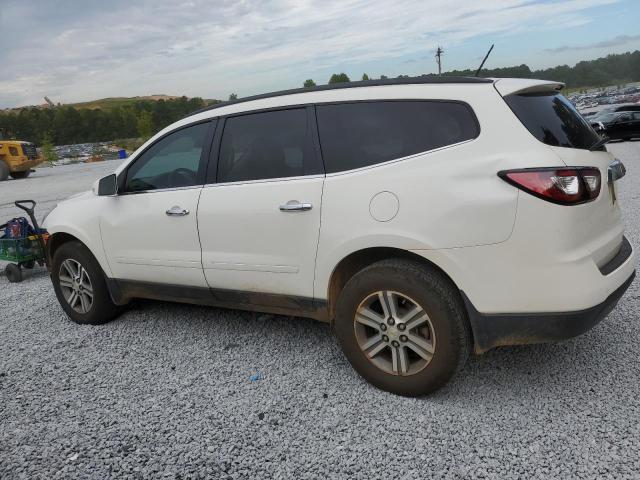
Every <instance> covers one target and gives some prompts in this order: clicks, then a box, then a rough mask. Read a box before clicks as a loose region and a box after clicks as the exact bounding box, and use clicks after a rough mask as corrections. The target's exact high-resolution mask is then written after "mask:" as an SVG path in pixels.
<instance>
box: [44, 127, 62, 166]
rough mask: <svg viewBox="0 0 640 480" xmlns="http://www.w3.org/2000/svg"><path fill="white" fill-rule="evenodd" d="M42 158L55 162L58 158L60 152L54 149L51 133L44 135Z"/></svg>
mask: <svg viewBox="0 0 640 480" xmlns="http://www.w3.org/2000/svg"><path fill="white" fill-rule="evenodd" d="M42 158H44V161H45V162H48V163H53V162H55V161H56V160H58V154H57V153H56V151H55V150H54V149H53V142H52V141H51V134H50V133H49V132H47V133H45V134H44V136H43V137H42Z"/></svg>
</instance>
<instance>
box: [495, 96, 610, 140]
mask: <svg viewBox="0 0 640 480" xmlns="http://www.w3.org/2000/svg"><path fill="white" fill-rule="evenodd" d="M504 100H505V101H506V102H507V105H509V107H510V108H511V110H513V113H515V114H516V116H517V117H518V119H519V120H520V121H521V122H522V124H523V125H524V126H525V127H527V130H529V131H530V132H531V134H532V135H533V136H534V137H536V138H537V139H538V140H540V141H541V142H543V143H546V144H547V145H551V146H554V147H567V148H580V149H585V150H588V149H589V148H590V147H591V146H592V145H593V144H594V143H596V142H597V141H598V140H599V139H600V136H599V135H598V134H597V133H596V132H595V130H593V128H592V127H591V125H590V124H589V122H587V120H585V119H584V118H583V117H582V115H580V113H578V111H577V110H576V109H575V107H574V106H573V105H572V104H571V102H570V101H569V100H567V99H566V98H565V97H564V96H563V95H560V94H559V93H552V92H551V93H546V92H545V93H527V94H513V95H507V96H506V97H504Z"/></svg>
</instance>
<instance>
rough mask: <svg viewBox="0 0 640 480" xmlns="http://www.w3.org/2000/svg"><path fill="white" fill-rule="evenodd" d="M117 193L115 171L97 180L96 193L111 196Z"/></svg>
mask: <svg viewBox="0 0 640 480" xmlns="http://www.w3.org/2000/svg"><path fill="white" fill-rule="evenodd" d="M117 194H118V180H117V177H116V174H115V173H112V174H111V175H107V176H106V177H103V178H101V179H100V180H99V181H98V195H99V196H101V197H111V196H113V195H117Z"/></svg>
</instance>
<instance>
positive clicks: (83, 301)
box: [51, 241, 121, 325]
mask: <svg viewBox="0 0 640 480" xmlns="http://www.w3.org/2000/svg"><path fill="white" fill-rule="evenodd" d="M51 280H52V281H53V288H54V290H55V292H56V296H57V297H58V301H59V302H60V305H61V306H62V308H63V310H64V311H65V313H66V314H67V315H68V316H69V318H70V319H71V320H73V321H74V322H76V323H81V324H90V325H99V324H102V323H106V322H108V321H109V320H112V319H113V318H115V317H116V316H118V314H119V313H120V311H121V309H120V307H118V306H117V305H115V304H114V303H113V302H112V300H111V297H110V295H109V290H108V288H107V283H106V281H105V277H104V273H103V272H102V269H101V268H100V265H99V264H98V262H97V260H96V259H95V258H94V257H93V255H92V254H91V252H90V251H89V250H88V249H87V247H85V246H84V245H83V244H82V243H80V242H75V241H74V242H68V243H65V244H63V245H61V246H60V247H59V248H58V249H57V250H56V251H55V253H54V255H53V261H52V265H51Z"/></svg>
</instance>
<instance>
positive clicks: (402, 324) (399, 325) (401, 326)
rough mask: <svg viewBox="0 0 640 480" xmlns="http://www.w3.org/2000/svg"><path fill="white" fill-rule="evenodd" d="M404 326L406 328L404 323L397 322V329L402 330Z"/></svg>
mask: <svg viewBox="0 0 640 480" xmlns="http://www.w3.org/2000/svg"><path fill="white" fill-rule="evenodd" d="M405 328H407V326H406V325H405V324H404V323H399V324H398V330H400V331H402V330H404V329H405Z"/></svg>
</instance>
